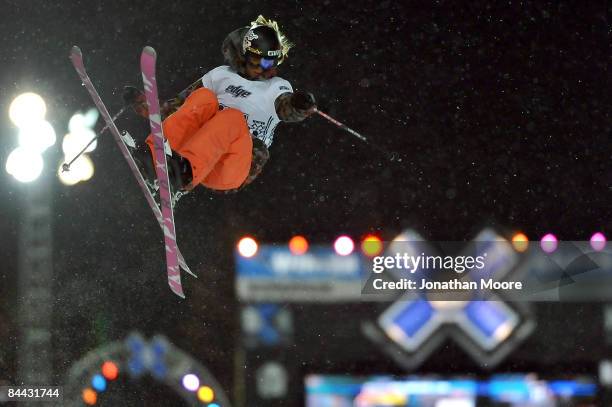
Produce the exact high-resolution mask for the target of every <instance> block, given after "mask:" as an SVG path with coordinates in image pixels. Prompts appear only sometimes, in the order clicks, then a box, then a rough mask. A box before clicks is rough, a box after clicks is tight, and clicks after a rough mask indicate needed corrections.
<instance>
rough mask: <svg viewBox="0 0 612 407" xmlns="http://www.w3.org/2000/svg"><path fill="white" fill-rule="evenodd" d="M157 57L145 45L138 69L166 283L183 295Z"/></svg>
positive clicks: (153, 51) (176, 292)
mask: <svg viewBox="0 0 612 407" xmlns="http://www.w3.org/2000/svg"><path fill="white" fill-rule="evenodd" d="M156 59H157V55H156V53H155V50H154V49H153V48H151V47H145V48H144V49H143V50H142V54H141V55H140V69H141V71H142V82H143V83H144V92H145V96H146V98H147V105H148V106H149V123H150V124H151V133H152V134H153V145H154V150H155V152H154V155H155V171H156V173H157V181H158V182H159V200H160V207H161V212H162V217H163V222H164V228H163V229H164V240H165V244H166V268H167V271H168V284H169V285H170V289H171V290H172V291H173V292H174V293H175V294H176V295H178V296H180V297H183V298H185V294H184V293H183V287H182V286H181V272H180V270H179V264H178V256H177V251H178V248H177V245H176V231H175V228H174V212H173V211H172V199H171V192H170V182H169V179H168V165H167V163H166V152H165V150H164V132H163V129H162V119H161V113H160V109H159V98H158V96H157V81H156V79H155V62H156Z"/></svg>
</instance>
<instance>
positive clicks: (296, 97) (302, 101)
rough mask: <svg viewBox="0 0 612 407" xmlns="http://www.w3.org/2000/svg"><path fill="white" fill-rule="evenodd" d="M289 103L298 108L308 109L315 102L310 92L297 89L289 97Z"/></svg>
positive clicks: (314, 104)
mask: <svg viewBox="0 0 612 407" xmlns="http://www.w3.org/2000/svg"><path fill="white" fill-rule="evenodd" d="M291 105H292V106H293V107H294V108H296V109H298V110H308V109H311V108H313V107H315V106H316V102H315V98H314V96H313V94H312V93H310V92H304V91H297V92H294V93H293V96H292V97H291Z"/></svg>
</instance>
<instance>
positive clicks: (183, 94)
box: [62, 78, 202, 172]
mask: <svg viewBox="0 0 612 407" xmlns="http://www.w3.org/2000/svg"><path fill="white" fill-rule="evenodd" d="M201 80H202V79H201V78H200V79H198V80H197V81H195V82H194V83H192V84H191V85H189V86H187V87H186V88H185V89H183V90H182V91H181V92H179V97H180V98H182V99H183V100H184V99H186V98H187V95H188V94H189V93H191V92H193V90H194V89H195V88H197V87H198V85H199V84H200V83H201V82H200V81H201ZM190 91H191V92H190ZM128 107H130V105H128V106H123V107H122V108H121V110H119V112H117V114H116V115H115V116H113V122H114V121H115V120H117V119H118V118H119V116H121V115H122V114H123V113H124V112H125V110H126V109H127V108H128ZM107 129H108V125H106V126H104V127H103V128H102V130H100V132H99V133H98V134H97V135H96V136H95V137H94V138H92V139H91V140H89V143H87V145H86V146H85V147H84V148H83V149H82V150H81V151H80V152H79V153H78V154H77V155H76V156H75V157H74V158H73V159H72V160H70V162H68V163H64V164H62V172H66V171H70V166H71V165H72V163H74V162H75V161H76V160H77V159H78V158H79V157H80V156H81V155H83V153H84V152H85V150H87V147H89V146H90V145H91V143H93V142H94V141H96V140H97V139H98V137H100V136H101V135H102V133H104V132H105V131H106V130H107Z"/></svg>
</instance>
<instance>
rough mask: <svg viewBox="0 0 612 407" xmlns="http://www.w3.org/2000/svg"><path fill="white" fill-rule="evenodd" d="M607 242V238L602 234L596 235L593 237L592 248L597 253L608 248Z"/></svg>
mask: <svg viewBox="0 0 612 407" xmlns="http://www.w3.org/2000/svg"><path fill="white" fill-rule="evenodd" d="M606 242H607V240H606V237H605V236H604V234H603V233H601V232H597V233H594V234H593V236H591V241H590V243H591V247H592V248H593V250H595V251H597V252H600V251H602V250H603V249H605V248H606Z"/></svg>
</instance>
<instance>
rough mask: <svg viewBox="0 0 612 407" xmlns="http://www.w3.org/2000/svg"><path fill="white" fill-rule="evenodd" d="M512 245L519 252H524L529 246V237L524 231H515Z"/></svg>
mask: <svg viewBox="0 0 612 407" xmlns="http://www.w3.org/2000/svg"><path fill="white" fill-rule="evenodd" d="M512 246H514V250H516V251H517V252H520V253H522V252H524V251H525V250H527V248H528V247H529V239H528V238H527V236H526V235H525V234H524V233H520V232H519V233H515V234H514V236H512Z"/></svg>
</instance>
